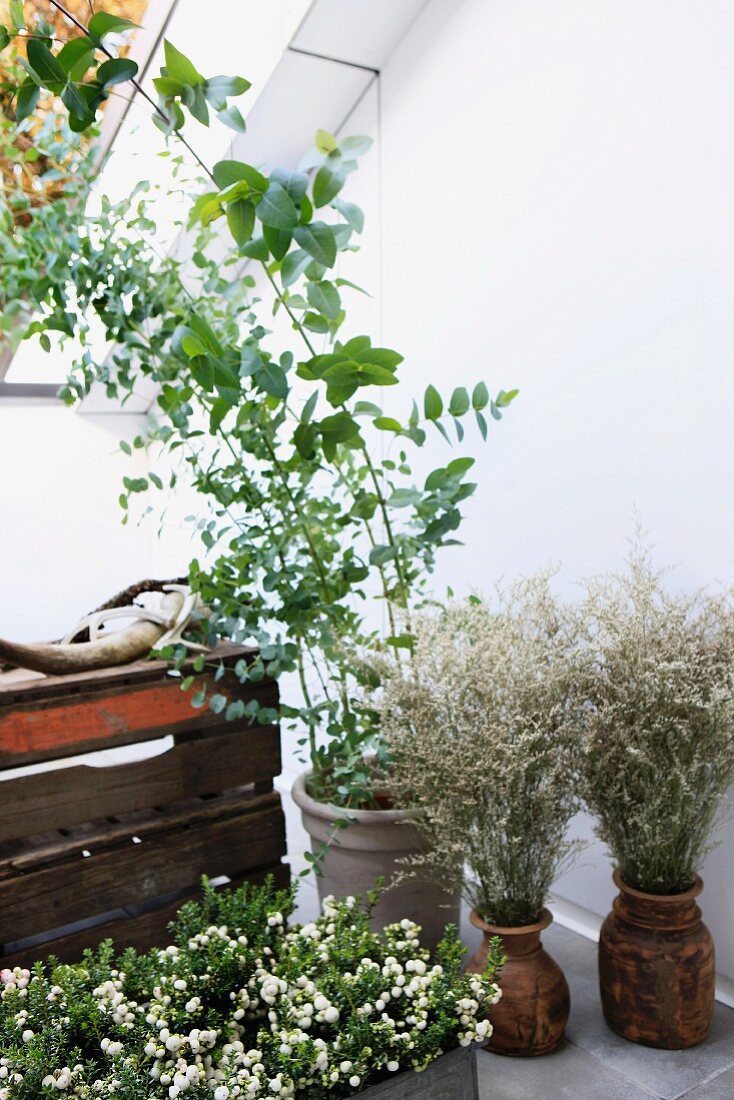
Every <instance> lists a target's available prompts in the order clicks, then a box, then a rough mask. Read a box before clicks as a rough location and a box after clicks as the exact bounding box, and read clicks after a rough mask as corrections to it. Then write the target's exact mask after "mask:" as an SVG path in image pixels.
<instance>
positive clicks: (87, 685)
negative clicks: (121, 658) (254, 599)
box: [0, 643, 257, 707]
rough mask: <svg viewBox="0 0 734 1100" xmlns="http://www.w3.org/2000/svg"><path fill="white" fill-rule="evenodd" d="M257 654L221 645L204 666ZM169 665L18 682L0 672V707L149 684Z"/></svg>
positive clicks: (147, 663)
mask: <svg viewBox="0 0 734 1100" xmlns="http://www.w3.org/2000/svg"><path fill="white" fill-rule="evenodd" d="M255 653H257V650H256V649H254V648H253V647H252V646H240V645H231V644H230V643H222V644H221V645H219V646H217V648H216V649H214V650H212V652H211V653H210V654H207V657H206V664H207V666H209V667H210V668H211V669H214V668H216V667H217V666H218V665H219V664H220V663H221V664H224V665H225V666H227V667H232V666H234V665H235V664H236V663H237V661H239V660H242V659H244V660H247V659H249V658H251V657H252V656H253V654H255ZM170 667H171V665H170V663H169V662H168V661H159V660H144V661H133V662H132V663H131V664H129V665H115V667H114V668H98V669H94V670H93V671H91V672H76V673H69V674H67V675H65V676H40V677H38V675H37V674H36V673H33V672H32V673H28V677H27V678H26V679H21V680H19V679H18V673H17V670H14V671H13V672H11V673H9V674H6V673H0V707H3V706H6V705H7V706H13V705H19V704H21V703H27V702H34V703H35V702H38V700H39V699H53V698H59V697H60V698H68V696H69V695H81V694H90V693H93V692H94V691H95V690H100V689H101V690H106V689H107V688H110V687H124V686H125V685H126V684H130V683H137V684H141V683H151V682H153V681H155V680H164V679H166V677H167V675H168V670H169V669H170ZM192 669H193V658H192V660H191V661H188V662H187V663H186V664H185V665H184V674H188V673H189V672H191V671H192Z"/></svg>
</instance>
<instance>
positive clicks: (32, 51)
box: [26, 38, 66, 87]
mask: <svg viewBox="0 0 734 1100" xmlns="http://www.w3.org/2000/svg"><path fill="white" fill-rule="evenodd" d="M26 50H27V53H28V61H29V62H30V64H31V65H32V66H33V71H34V72H35V73H37V74H38V76H39V77H40V79H41V80H42V81H43V83H44V84H45V85H46V86H47V87H48V86H49V85H54V84H60V85H61V86H62V87H63V85H64V84H66V73H65V72H64V69H63V68H62V67H61V65H59V62H58V60H57V59H56V58H55V57H54V55H53V54H52V53H51V51H50V49H49V48H48V46H47V45H46V43H45V42H41V41H40V39H38V38H29V39H28V45H27V47H26Z"/></svg>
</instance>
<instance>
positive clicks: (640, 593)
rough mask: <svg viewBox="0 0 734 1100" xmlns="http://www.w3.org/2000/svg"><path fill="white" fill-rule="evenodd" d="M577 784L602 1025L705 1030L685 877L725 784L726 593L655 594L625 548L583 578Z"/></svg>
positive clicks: (729, 723) (709, 966) (694, 918)
mask: <svg viewBox="0 0 734 1100" xmlns="http://www.w3.org/2000/svg"><path fill="white" fill-rule="evenodd" d="M582 614H583V618H584V621H585V623H586V626H587V630H588V633H589V645H590V655H591V658H592V660H591V663H590V676H589V680H588V684H587V686H586V688H585V689H584V693H583V694H584V706H583V708H582V710H581V719H582V724H583V728H584V754H583V760H584V770H585V780H584V791H585V796H586V800H587V802H588V805H589V807H590V809H591V810H592V811H593V812H594V813H595V814H596V816H597V818H598V827H597V831H598V833H599V836H600V837H601V838H602V840H604V841H605V842H606V844H607V845H608V847H609V850H610V852H611V854H612V857H613V859H614V862H615V864H616V869H615V872H614V881H615V884H616V886H617V888H618V890H619V895H618V897H617V898H616V899H615V901H614V907H613V910H612V912H611V913H610V914H609V916H608V917H607V919H606V920H605V922H604V925H603V927H602V931H601V938H600V941H599V978H600V985H601V997H602V1005H603V1008H604V1016H605V1018H606V1021H607V1023H608V1024H609V1026H610V1028H612V1030H613V1031H615V1032H617V1034H619V1035H622V1036H624V1037H625V1038H626V1039H630V1040H631V1041H632V1042H636V1043H642V1044H644V1045H646V1046H654V1047H665V1048H668V1049H675V1050H677V1049H681V1048H683V1047H688V1046H693V1045H695V1044H696V1043H700V1042H701V1041H702V1040H703V1039H704V1038H705V1037H706V1035H707V1033H708V1031H709V1028H710V1025H711V1019H712V1014H713V1008H714V981H715V974H714V945H713V942H712V939H711V935H710V933H709V931H708V929H707V928H706V926H705V925H704V924H703V923H702V921H701V911H700V909H699V907H698V905H697V904H696V897H697V896H698V895H699V894H700V892H701V890H702V887H703V884H702V882H701V879H700V878H699V876H698V874H697V871H698V869H699V867H700V865H701V861H702V859H703V856H704V854H705V852H706V850H707V846H708V843H709V836H710V834H711V831H712V828H713V826H714V823H715V819H716V816H717V812H718V810H719V809H720V806H721V799H722V796H723V794H724V792H725V791H726V789H727V787H728V786H729V784H730V783H731V782H732V779H733V778H734V645H733V643H734V617H733V616H732V603H731V599H730V597H729V596H728V595H726V596H721V597H715V596H710V595H705V594H702V593H696V594H694V595H692V596H691V595H682V594H675V593H671V592H669V591H668V590H667V589H666V587H665V586H664V584H663V579H662V576H661V574H660V573H659V572H656V570H655V569H654V567H653V565H652V563H651V561H650V557H649V554H648V553H647V552H646V551H645V550H644V548H641V547H640V546H637V547H636V548H635V550H634V552H633V555H632V557H631V559H630V562H629V569H628V571H627V572H626V573H625V574H624V575H620V576H614V575H613V576H610V577H608V578H603V579H601V580H599V581H596V582H593V583H592V584H591V585H590V586H589V591H588V596H587V599H586V601H585V603H584V605H583V608H582Z"/></svg>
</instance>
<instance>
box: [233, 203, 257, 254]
mask: <svg viewBox="0 0 734 1100" xmlns="http://www.w3.org/2000/svg"><path fill="white" fill-rule="evenodd" d="M227 225H228V226H229V231H230V233H231V234H232V236H233V237H234V239H235V241H236V243H237V244H238V245H239V246H240V247H242V246H243V245H246V244H247V242H248V241H249V240H250V239H251V238H252V231H253V229H254V227H255V207H254V206H253V204H252V203H251V202H245V200H244V199H237V200H236V201H235V202H231V203H229V205H228V206H227Z"/></svg>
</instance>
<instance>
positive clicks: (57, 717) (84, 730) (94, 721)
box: [0, 675, 278, 768]
mask: <svg viewBox="0 0 734 1100" xmlns="http://www.w3.org/2000/svg"><path fill="white" fill-rule="evenodd" d="M202 682H203V681H202ZM206 682H207V684H208V686H209V688H210V690H212V691H215V690H216V691H218V692H221V693H222V694H224V695H226V696H228V697H229V698H232V699H243V700H245V701H249V700H250V699H256V700H257V701H258V703H259V705H260V706H263V707H276V706H277V703H278V689H277V685H276V684H275V683H274V682H273V681H271V680H266V681H263V682H262V683H261V684H258V685H257V686H255V687H253V686H250V685H247V686H243V685H242V684H240V683H239V681H238V680H237V679H236V677H234V675H228V676H226V677H225V678H224V679H223V680H222V681H220V682H219V683H217V684H215V683H214V681H213V680H208V681H206ZM191 700H192V695H191V692H183V691H181V689H180V684H179V682H178V681H177V680H174V679H171V678H170V677H169V678H167V679H165V680H162V681H161V682H157V683H155V682H154V683H136V682H134V681H133V682H132V683H127V684H124V685H122V686H120V685H117V686H115V687H114V688H112V689H108V690H102V689H101V688H100V689H98V690H96V691H95V692H93V693H90V694H82V695H79V696H75V695H71V696H63V697H61V698H50V699H49V698H43V699H39V700H38V701H37V702H34V701H32V700H30V701H29V700H28V699H25V700H24V701H22V702H14V703H13V704H12V705H9V706H6V705H5V701H4V700H2V701H0V768H11V767H18V766H20V765H22V764H33V763H38V762H41V761H44V760H51V759H54V760H55V759H59V758H62V757H65V756H74V755H77V754H79V753H85V752H94V751H97V750H100V749H109V748H117V747H120V746H122V745H130V744H137V743H139V742H142V741H152V740H156V739H157V738H160V737H164V736H166V735H167V734H178V733H183V732H186V731H196V732H201V733H206V732H208V731H212V730H214V729H216V728H217V727H219V726H221V722H222V719H221V716H220V715H216V714H214V713H213V712H212V711H210V710H209V709H208V708H204V709H201V710H195V709H194V708H193V707H192V705H191Z"/></svg>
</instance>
